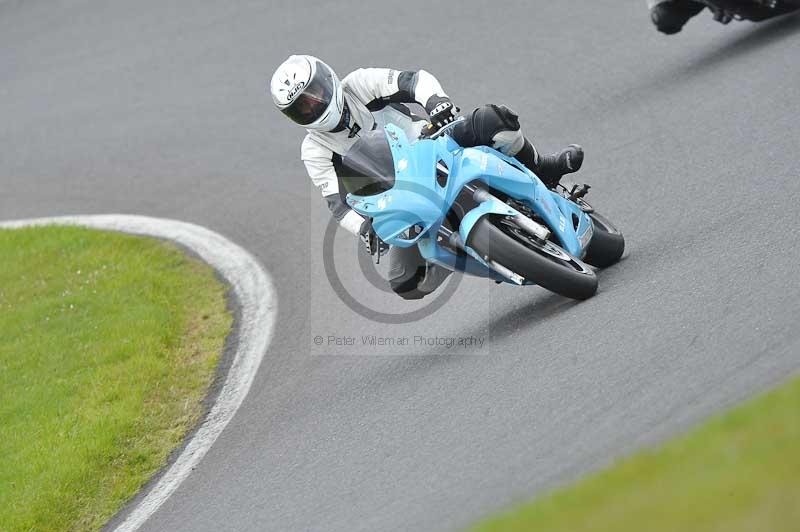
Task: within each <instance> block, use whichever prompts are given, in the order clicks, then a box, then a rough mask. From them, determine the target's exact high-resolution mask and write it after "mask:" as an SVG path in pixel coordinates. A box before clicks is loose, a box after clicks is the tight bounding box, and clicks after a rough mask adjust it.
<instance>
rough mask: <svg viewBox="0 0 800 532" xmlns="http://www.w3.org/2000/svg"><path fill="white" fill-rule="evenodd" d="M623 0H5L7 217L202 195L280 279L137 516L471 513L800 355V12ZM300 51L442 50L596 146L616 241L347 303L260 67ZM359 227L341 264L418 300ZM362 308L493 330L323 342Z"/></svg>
mask: <svg viewBox="0 0 800 532" xmlns="http://www.w3.org/2000/svg"><path fill="white" fill-rule="evenodd" d="M630 4H632V5H626V4H622V3H620V2H614V1H612V0H602V1H598V2H594V3H593V4H592V8H591V9H587V7H586V3H585V2H578V1H577V0H575V1H564V2H557V3H556V2H552V3H548V4H547V5H544V6H536V7H535V8H534V7H532V6H531V5H530V3H529V2H523V1H514V2H508V3H506V4H504V6H505V8H504V11H503V12H502V13H500V12H498V11H497V9H496V8H493V7H492V6H490V5H488V4H485V3H477V2H474V3H473V2H468V3H461V4H459V7H457V8H455V7H452V6H444V5H439V4H431V3H430V2H410V3H409V2H406V3H403V4H402V6H398V5H392V6H389V5H384V4H377V3H363V2H349V1H341V2H335V3H328V2H316V1H313V2H304V3H302V4H298V3H281V4H273V3H269V4H265V3H259V2H252V3H231V4H219V3H215V2H208V1H206V0H201V1H192V2H189V1H188V0H176V1H175V2H168V3H164V2H156V1H155V0H143V1H141V2H137V3H136V4H130V3H125V2H121V1H113V2H99V1H95V0H84V1H80V2H66V1H63V2H41V1H37V0H30V1H15V0H5V1H0V94H1V95H2V98H0V117H2V120H0V146H2V156H0V184H2V194H0V219H10V218H22V217H34V216H50V215H55V214H74V213H85V212H110V211H113V212H129V213H137V214H143V215H149V216H159V217H169V218H178V219H182V220H187V221H190V222H195V223H198V224H201V225H203V226H206V227H210V228H212V229H213V230H215V231H217V232H219V233H222V234H225V235H228V236H230V237H232V238H233V239H234V240H236V241H237V242H238V243H239V244H241V245H242V246H243V247H245V248H246V249H248V250H249V251H250V252H252V253H253V254H254V255H256V256H257V257H258V258H259V260H260V261H262V262H263V263H264V264H265V265H266V267H267V269H268V270H269V271H270V272H271V274H272V277H273V279H274V281H275V284H276V289H277V291H278V298H279V300H280V301H281V304H282V307H281V310H280V313H279V316H278V319H277V323H276V328H275V336H274V339H273V342H272V346H271V349H270V352H269V353H268V355H267V358H266V359H265V363H264V364H263V365H262V367H261V370H260V372H259V373H258V375H257V376H256V378H255V381H254V383H253V386H252V388H251V390H250V394H249V395H248V397H247V398H246V399H245V402H244V404H243V405H242V407H241V408H240V410H239V411H238V413H237V415H236V416H235V417H234V419H233V420H232V421H231V422H230V423H229V425H228V426H227V427H226V429H225V430H224V431H223V433H222V434H221V435H220V436H219V438H218V440H217V442H216V444H215V445H214V446H213V447H212V448H211V450H210V451H209V452H208V454H207V455H206V456H205V458H204V459H203V460H202V462H201V463H200V464H199V465H198V467H197V469H196V470H195V471H194V472H193V474H192V475H190V476H189V477H188V478H187V479H186V481H185V482H184V483H183V484H182V485H181V487H180V488H179V489H178V490H177V491H176V492H175V494H174V495H173V496H172V497H171V498H170V499H169V500H168V501H167V502H166V503H165V504H164V505H163V506H162V507H161V508H160V509H159V511H158V512H156V514H155V515H154V516H153V517H152V518H151V519H150V520H148V521H147V522H146V523H145V525H144V526H143V527H142V528H141V530H187V531H188V530H191V531H199V530H200V531H201V530H264V529H270V530H347V531H353V530H447V529H453V528H457V527H461V526H464V525H466V524H468V523H470V522H471V521H472V520H474V519H476V518H478V517H480V516H481V515H483V514H485V513H486V512H489V511H493V510H496V509H498V508H502V507H504V506H506V505H508V504H511V503H513V502H514V501H516V500H519V499H522V498H526V497H528V496H529V495H531V494H534V493H537V492H540V491H542V490H546V489H549V488H551V487H553V486H556V485H558V484H560V483H563V482H566V481H568V480H570V479H572V478H575V477H576V476H578V475H580V474H583V473H585V472H586V471H588V470H591V469H594V468H597V467H600V466H602V465H603V464H605V463H607V462H608V461H609V460H611V459H613V458H614V457H615V456H618V455H620V454H622V453H625V452H627V451H630V450H631V449H633V448H635V447H637V446H641V445H645V444H647V443H651V442H654V441H657V440H658V439H660V438H663V437H665V436H667V435H669V434H671V433H674V432H675V431H679V430H682V429H684V428H685V427H687V426H688V425H689V424H691V423H694V422H696V421H698V420H699V419H701V418H703V417H704V416H707V415H708V414H710V413H712V412H714V411H716V410H717V409H719V408H723V407H725V406H727V405H729V404H730V403H731V402H733V401H736V400H739V399H741V398H743V397H746V396H748V395H750V394H752V393H754V392H756V391H758V390H760V389H763V388H764V387H766V386H769V385H771V384H774V383H775V382H777V381H779V380H781V379H783V378H785V377H786V376H787V375H789V374H791V373H793V372H795V371H796V370H797V369H798V368H799V367H800V332H798V331H797V329H796V323H797V322H798V321H799V320H798V318H800V307H799V306H798V303H797V301H798V296H800V283H797V282H796V269H797V267H796V264H797V262H798V259H800V247H799V246H798V245H797V244H798V243H799V241H800V230H799V229H798V224H797V223H796V222H795V221H794V209H795V204H796V198H797V197H798V196H799V195H800V179H798V177H799V176H798V170H797V164H796V153H797V146H798V138H800V123H798V121H797V119H796V115H797V109H798V108H799V107H800V83H798V82H799V81H800V75H798V67H797V61H796V58H797V57H800V19H798V17H790V18H786V19H782V20H778V21H774V22H770V23H766V24H762V25H760V26H756V25H752V24H747V23H741V24H732V25H730V26H728V27H722V26H719V25H717V24H715V23H713V22H711V21H710V19H709V17H708V16H701V17H700V19H698V20H695V21H692V22H691V23H690V24H689V25H688V26H687V28H686V29H685V30H684V32H683V33H682V34H679V35H677V36H675V37H673V38H667V37H663V36H661V35H659V34H657V33H656V32H655V31H654V30H653V29H652V28H651V27H650V25H649V21H648V18H647V13H646V10H645V9H644V7H643V5H640V4H639V3H638V2H632V3H630ZM642 4H643V3H642ZM400 7H402V10H401V11H402V12H400V11H399V10H400ZM354 10H355V11H358V12H359V16H360V19H361V20H362V21H363V22H366V23H368V24H366V25H365V26H363V27H362V26H358V27H354V25H353V20H352V18H351V16H350V13H352V12H353V11H354ZM363 22H362V23H363ZM443 24H444V26H445V27H444V29H443ZM292 52H308V53H315V54H318V55H321V56H323V57H325V59H326V60H327V61H328V62H329V63H330V64H331V65H332V66H334V68H336V69H337V70H338V71H339V72H340V73H345V72H347V71H349V70H351V69H353V68H356V67H358V66H364V65H367V66H383V65H389V66H394V67H398V68H425V69H426V70H429V71H431V72H434V73H435V74H436V75H437V77H439V78H440V80H441V81H442V83H443V84H444V86H445V88H446V89H447V90H448V92H449V94H450V95H451V96H452V97H453V98H454V99H455V100H456V101H457V103H459V104H460V105H461V107H462V108H463V109H468V108H470V107H471V106H477V105H479V104H481V103H484V102H486V101H496V102H498V103H506V104H507V105H509V106H510V107H511V108H513V109H515V110H516V111H517V112H519V114H520V115H521V116H522V119H523V127H524V128H525V129H526V131H527V132H528V133H529V134H530V135H531V136H532V137H533V138H534V140H535V141H536V142H537V144H538V145H540V146H541V147H542V148H543V149H555V148H557V147H559V146H562V145H564V144H567V143H569V142H580V143H582V144H583V145H584V147H585V148H586V150H587V159H586V162H585V164H584V170H582V172H581V175H582V177H583V178H584V179H585V180H586V181H588V182H590V183H591V184H593V185H594V188H593V189H592V193H591V196H590V200H591V202H592V203H593V204H594V205H595V206H597V207H598V208H599V209H600V210H601V211H602V212H603V213H604V214H607V215H608V216H609V218H610V219H611V220H612V221H614V222H615V224H617V225H618V226H619V227H620V228H621V229H622V231H623V232H624V233H625V236H626V240H627V243H628V249H629V251H628V252H627V258H626V259H625V260H623V262H621V263H620V264H619V265H617V266H615V267H613V268H611V269H609V270H607V271H604V272H601V273H600V274H599V278H600V291H599V292H598V295H597V296H596V297H594V298H592V299H590V300H588V301H586V302H583V303H573V302H570V301H566V300H564V299H562V298H559V297H556V296H552V295H549V294H547V293H545V292H543V291H541V290H538V289H530V290H521V289H514V288H511V287H495V286H494V285H491V286H485V285H484V283H481V282H479V281H474V280H470V279H465V280H464V281H463V282H462V284H461V286H460V287H459V289H458V291H457V292H456V294H455V296H454V297H453V298H452V299H451V300H450V301H449V302H448V303H447V304H446V305H445V306H444V307H443V308H442V309H441V310H440V311H439V312H437V313H436V314H435V315H434V316H432V317H430V318H427V319H426V320H424V321H421V322H417V323H412V324H408V325H398V326H388V325H380V324H374V323H369V322H366V321H365V320H364V319H363V318H362V317H361V316H358V315H356V314H353V313H351V312H350V311H349V310H347V308H346V307H345V306H344V305H343V304H342V303H341V302H340V301H339V300H338V299H337V298H336V296H335V294H334V293H333V292H332V291H331V290H330V288H328V286H327V282H326V281H325V279H324V277H323V276H322V274H321V273H320V272H322V268H321V265H320V258H319V249H320V248H319V239H320V238H321V237H320V234H321V233H322V231H323V228H324V226H325V223H326V222H327V216H328V215H327V212H326V209H325V207H324V204H323V203H322V202H321V201H320V200H319V199H318V198H317V197H316V196H315V191H313V190H312V189H311V187H310V185H309V183H308V180H307V178H306V177H305V176H304V175H303V169H302V166H301V164H300V162H299V160H298V157H297V155H298V151H299V142H300V139H301V137H302V133H301V131H299V130H298V129H297V128H293V127H292V126H291V125H290V124H288V123H286V121H285V120H284V119H283V118H282V117H281V116H279V115H278V113H276V112H274V111H273V110H272V109H270V106H269V98H268V95H266V93H265V87H266V83H267V79H268V77H269V75H270V73H271V70H272V68H273V67H274V65H276V64H277V63H278V62H279V61H281V60H282V59H283V58H284V57H285V56H286V55H288V54H289V53H292ZM343 248H345V249H343V251H342V253H343V257H341V258H342V260H343V262H341V263H339V264H341V270H340V274H341V275H342V277H343V278H344V281H345V282H348V281H349V282H351V283H353V286H355V288H354V290H355V291H356V292H357V294H358V295H359V296H362V297H364V298H374V301H378V302H380V303H381V304H382V305H384V308H386V309H390V310H391V309H394V310H398V311H399V310H401V309H403V308H404V307H403V303H402V302H399V301H395V300H394V299H393V298H391V297H390V296H389V295H378V296H375V295H374V294H373V292H374V289H372V288H369V287H359V285H357V284H355V283H356V280H357V279H358V278H359V277H360V273H359V272H358V271H357V268H356V266H355V260H354V257H353V256H352V249H349V248H347V245H346V244H345V245H344V246H343ZM348 260H349V262H347V261H348ZM488 284H491V283H488ZM351 334H353V335H360V334H369V335H377V336H380V335H390V334H391V335H395V336H401V335H422V336H428V337H433V336H450V337H453V336H468V335H470V336H476V337H478V336H480V337H483V338H484V339H485V343H484V344H483V347H482V348H480V349H478V348H473V349H472V350H470V351H468V352H467V354H469V355H477V356H461V355H460V354H455V353H458V352H457V351H453V350H447V349H444V348H442V347H421V348H417V349H413V350H409V349H405V348H404V349H400V348H395V349H383V350H377V351H369V350H365V349H363V348H362V349H359V350H353V349H349V348H347V347H340V348H330V349H327V348H326V349H324V350H323V351H324V353H325V354H327V355H331V356H320V355H321V354H322V353H321V351H320V349H319V348H317V347H316V346H315V345H314V344H313V342H312V338H313V337H314V336H315V335H324V336H327V335H351ZM333 355H338V356H333ZM365 355H395V356H365ZM422 355H428V356H422Z"/></svg>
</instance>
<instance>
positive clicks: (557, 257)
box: [469, 216, 597, 299]
mask: <svg viewBox="0 0 800 532" xmlns="http://www.w3.org/2000/svg"><path fill="white" fill-rule="evenodd" d="M469 246H470V247H471V248H472V249H474V250H475V251H476V252H478V254H480V255H481V257H484V258H488V259H489V260H493V261H495V262H497V263H499V264H501V265H503V266H505V267H506V268H508V269H510V270H511V271H513V272H514V273H516V274H517V275H521V276H522V277H523V278H525V279H526V280H528V281H531V282H534V283H536V284H538V285H539V286H541V287H543V288H546V289H548V290H550V291H552V292H555V293H557V294H560V295H562V296H565V297H569V298H572V299H588V298H590V297H592V296H593V295H594V294H595V292H597V277H596V276H595V274H594V272H593V271H592V270H591V269H590V268H589V267H588V266H587V265H586V264H584V263H583V262H581V261H580V260H578V259H576V258H575V257H573V256H572V255H570V254H569V253H567V252H566V251H564V250H563V249H562V248H561V247H559V246H557V245H556V244H554V243H553V242H550V241H544V242H542V241H539V240H536V239H535V238H533V237H532V236H530V235H528V234H527V233H525V232H524V231H523V230H522V229H520V228H519V227H517V225H516V224H514V222H513V221H511V220H509V219H508V218H502V217H487V216H484V217H483V218H481V219H480V220H478V222H477V223H476V224H475V227H474V228H473V229H472V233H471V234H470V240H469Z"/></svg>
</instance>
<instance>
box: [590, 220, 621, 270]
mask: <svg viewBox="0 0 800 532" xmlns="http://www.w3.org/2000/svg"><path fill="white" fill-rule="evenodd" d="M589 217H590V218H591V219H592V224H593V226H594V227H593V229H594V232H593V234H592V239H591V240H590V241H589V247H588V248H587V250H586V256H585V257H583V260H584V261H586V262H588V263H589V264H591V265H592V266H597V267H598V268H605V267H607V266H611V265H612V264H614V263H615V262H617V261H618V260H619V259H620V258H621V257H622V253H623V252H624V251H625V238H624V237H623V236H622V233H621V232H620V231H619V229H617V228H616V227H614V224H612V223H611V222H609V221H608V219H607V218H606V217H605V216H603V215H602V214H599V213H597V212H592V213H590V214H589Z"/></svg>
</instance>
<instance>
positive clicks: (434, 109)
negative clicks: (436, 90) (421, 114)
mask: <svg viewBox="0 0 800 532" xmlns="http://www.w3.org/2000/svg"><path fill="white" fill-rule="evenodd" d="M425 110H426V111H428V116H429V117H430V119H431V124H433V127H435V128H436V129H439V128H441V127H442V126H444V125H447V124H449V123H450V122H452V121H453V120H455V119H456V113H457V112H458V111H459V109H458V107H456V106H455V105H453V102H451V101H450V98H448V97H447V96H436V95H435V94H434V95H433V96H431V97H430V98H428V102H427V103H426V104H425Z"/></svg>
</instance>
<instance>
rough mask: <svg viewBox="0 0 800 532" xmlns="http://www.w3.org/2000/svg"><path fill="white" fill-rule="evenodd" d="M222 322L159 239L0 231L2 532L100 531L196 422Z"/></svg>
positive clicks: (213, 283)
mask: <svg viewBox="0 0 800 532" xmlns="http://www.w3.org/2000/svg"><path fill="white" fill-rule="evenodd" d="M231 323H232V318H231V316H230V314H229V312H228V311H227V309H226V304H225V287H224V286H223V285H222V284H221V283H220V282H219V281H218V280H217V279H216V277H215V275H214V272H213V271H212V270H211V268H209V267H208V266H207V265H205V264H204V263H202V262H201V261H200V260H198V259H195V258H193V257H189V256H187V255H186V254H184V253H183V252H182V251H181V250H179V249H177V248H176V247H175V246H173V245H171V244H168V243H165V242H162V241H159V240H154V239H150V238H143V237H136V236H131V235H124V234H121V233H113V232H104V231H97V230H92V229H85V228H78V227H56V226H50V227H40V228H26V229H13V230H8V229H5V230H0V529H2V530H26V531H27V530H96V529H99V528H100V527H101V526H102V525H103V524H104V523H105V522H106V521H107V520H108V518H110V517H111V516H112V515H113V514H114V513H115V512H116V511H117V510H118V509H119V508H120V507H121V506H122V504H123V503H124V502H125V501H126V500H127V499H129V498H130V497H131V496H132V495H133V494H135V493H136V491H137V490H138V489H139V487H140V486H142V484H143V483H144V482H146V481H147V479H148V478H149V477H150V476H151V475H152V474H153V473H154V472H155V471H157V470H158V468H159V467H161V466H162V465H163V464H164V463H165V461H166V459H167V456H168V454H169V452H170V451H171V450H172V449H174V448H175V447H176V446H177V445H178V444H179V443H180V442H181V439H182V438H183V436H184V435H185V434H186V432H187V430H188V429H190V428H191V427H192V426H193V425H194V424H195V423H196V421H197V420H198V418H199V416H200V415H201V413H202V400H203V398H204V397H205V394H206V392H207V390H208V387H209V384H210V383H211V380H212V378H213V375H214V369H215V367H216V363H217V359H218V355H219V353H220V352H221V351H222V349H223V344H224V339H225V336H226V335H227V333H228V331H229V330H230V327H231Z"/></svg>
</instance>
